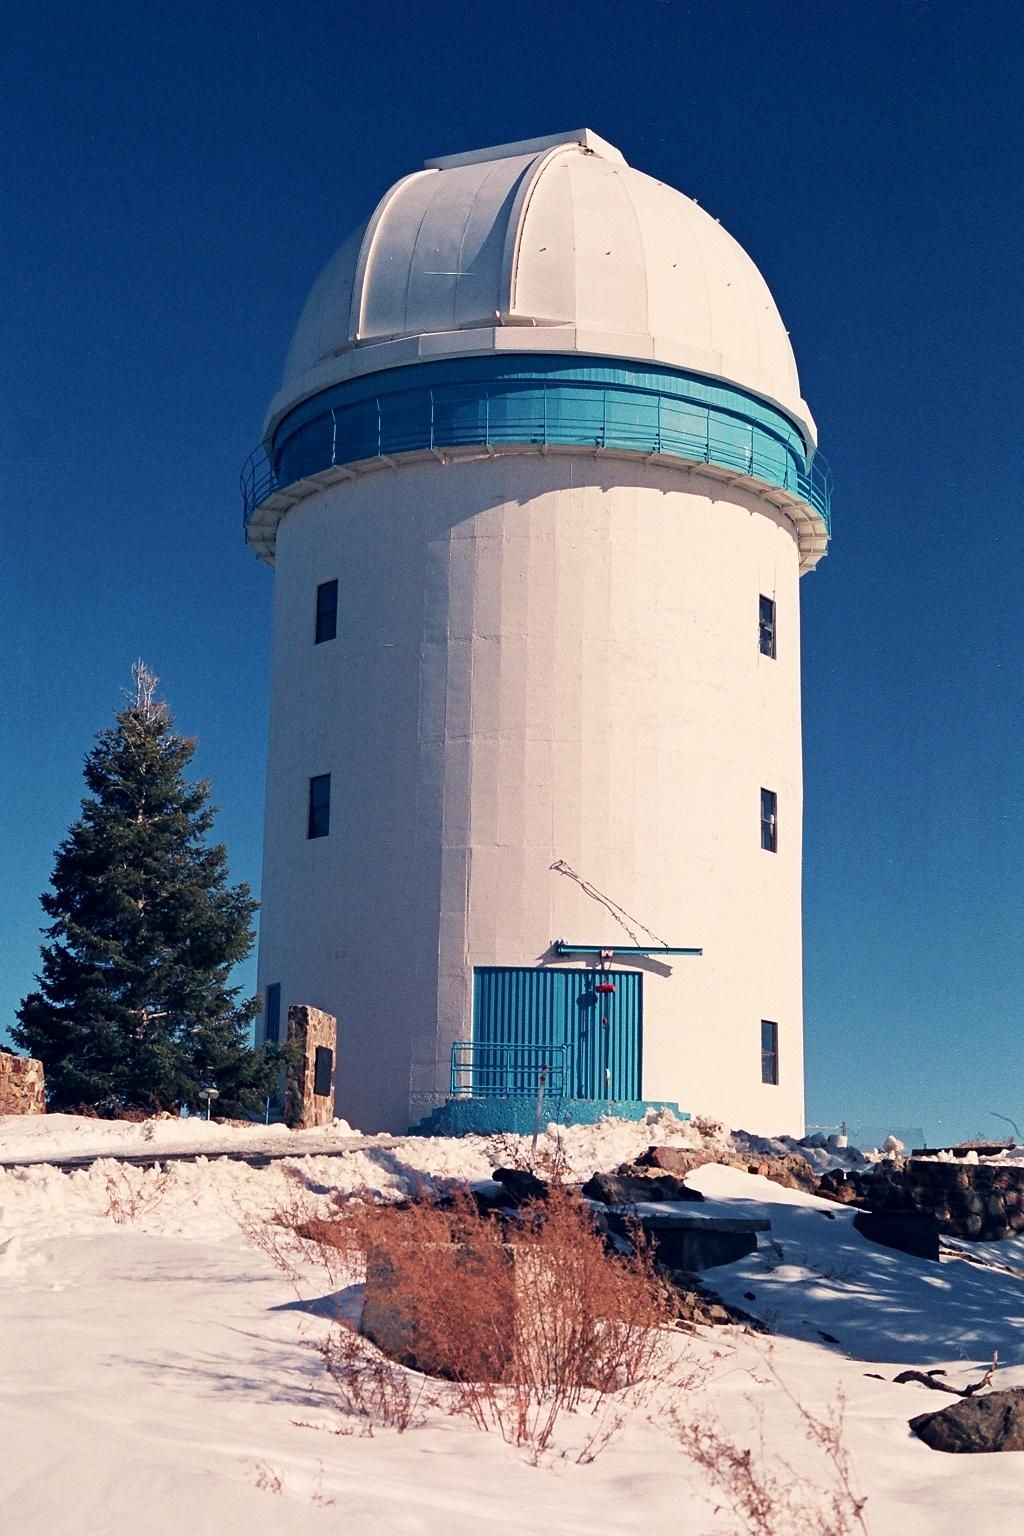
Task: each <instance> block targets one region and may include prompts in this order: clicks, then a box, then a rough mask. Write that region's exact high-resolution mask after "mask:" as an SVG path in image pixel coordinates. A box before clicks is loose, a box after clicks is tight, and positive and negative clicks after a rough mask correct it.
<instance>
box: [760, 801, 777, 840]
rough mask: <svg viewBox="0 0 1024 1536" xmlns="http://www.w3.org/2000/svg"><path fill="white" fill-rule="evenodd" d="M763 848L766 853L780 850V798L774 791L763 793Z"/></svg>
mask: <svg viewBox="0 0 1024 1536" xmlns="http://www.w3.org/2000/svg"><path fill="white" fill-rule="evenodd" d="M761 847H762V848H763V849H764V850H765V852H766V853H777V852H778V850H779V797H778V795H777V794H776V793H775V791H774V789H762V791H761Z"/></svg>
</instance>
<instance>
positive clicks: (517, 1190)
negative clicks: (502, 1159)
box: [492, 1168, 548, 1205]
mask: <svg viewBox="0 0 1024 1536" xmlns="http://www.w3.org/2000/svg"><path fill="white" fill-rule="evenodd" d="M492 1178H493V1179H494V1181H495V1183H497V1184H500V1185H501V1186H502V1188H503V1189H504V1191H505V1194H506V1196H507V1197H508V1199H509V1200H510V1201H511V1203H512V1204H513V1205H528V1204H529V1203H530V1201H532V1200H546V1199H547V1197H548V1187H547V1185H546V1184H545V1182H544V1180H543V1179H538V1177H537V1175H536V1174H535V1173H530V1171H529V1170H528V1169H526V1168H495V1170H494V1173H493V1174H492Z"/></svg>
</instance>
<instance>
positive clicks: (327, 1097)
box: [284, 1003, 338, 1131]
mask: <svg viewBox="0 0 1024 1536" xmlns="http://www.w3.org/2000/svg"><path fill="white" fill-rule="evenodd" d="M288 1041H289V1043H294V1044H296V1045H297V1046H298V1047H299V1052H300V1055H299V1060H298V1061H297V1063H296V1064H295V1065H294V1066H292V1067H289V1068H288V1075H287V1078H286V1081H285V1090H284V1117H285V1120H286V1121H287V1122H288V1124H289V1125H290V1126H291V1127H292V1129H293V1130H299V1131H305V1130H309V1128H310V1127H311V1126H314V1125H330V1123H331V1121H332V1120H333V1119H334V1069H335V1063H336V1061H337V1057H338V1021H337V1019H336V1018H335V1017H334V1015H333V1014H331V1013H323V1012H322V1011H321V1010H320V1009H319V1008H310V1007H308V1006H307V1004H305V1003H296V1004H293V1005H292V1006H291V1007H290V1008H289V1009H288ZM324 1053H327V1054H326V1055H325V1054H324ZM328 1058H329V1059H328ZM318 1065H319V1072H318V1070H317V1069H318Z"/></svg>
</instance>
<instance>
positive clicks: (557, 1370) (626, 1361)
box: [250, 1184, 670, 1461]
mask: <svg viewBox="0 0 1024 1536" xmlns="http://www.w3.org/2000/svg"><path fill="white" fill-rule="evenodd" d="M250 1235H252V1236H253V1237H254V1239H255V1240H256V1241H257V1243H258V1245H259V1246H260V1247H261V1248H262V1249H263V1251H264V1252H265V1253H267V1254H268V1255H269V1256H270V1257H271V1258H272V1259H273V1260H274V1262H275V1263H277V1264H278V1265H279V1267H281V1268H283V1269H285V1271H286V1272H288V1273H289V1274H290V1275H291V1277H292V1278H293V1279H294V1278H296V1277H297V1275H298V1273H299V1264H300V1263H301V1262H305V1261H308V1260H309V1259H311V1258H315V1260H316V1261H317V1263H318V1264H320V1265H322V1266H323V1269H324V1270H325V1271H326V1273H327V1274H328V1277H329V1278H330V1279H331V1281H332V1283H335V1284H337V1283H338V1281H339V1280H341V1279H345V1280H347V1281H348V1282H349V1283H352V1282H358V1281H360V1280H362V1279H364V1278H365V1276H366V1272H367V1267H368V1266H369V1268H370V1270H371V1276H370V1278H371V1282H372V1283H371V1286H370V1295H371V1306H370V1307H369V1308H368V1309H367V1312H366V1314H365V1315H364V1326H368V1327H371V1331H373V1332H375V1333H376V1336H377V1339H378V1342H379V1343H381V1344H382V1345H383V1346H384V1348H385V1349H386V1350H387V1354H384V1353H382V1352H381V1351H379V1350H377V1349H375V1348H374V1346H373V1344H371V1343H370V1342H369V1341H368V1340H367V1339H365V1338H363V1337H362V1336H360V1335H358V1334H355V1333H353V1332H352V1331H351V1330H347V1329H344V1328H342V1327H340V1326H338V1327H335V1328H334V1329H332V1331H331V1333H330V1335H329V1336H328V1338H327V1340H326V1342H325V1343H324V1344H322V1345H321V1346H318V1347H319V1348H320V1352H321V1354H322V1356H323V1359H324V1363H325V1366H326V1368H327V1371H328V1374H329V1376H330V1378H331V1380H332V1382H333V1383H334V1385H335V1387H336V1388H337V1390H338V1398H339V1403H340V1406H341V1407H342V1408H343V1410H344V1411H345V1412H346V1413H347V1414H355V1415H358V1416H359V1417H360V1418H362V1419H363V1420H364V1422H365V1423H366V1424H367V1425H368V1426H370V1427H372V1426H373V1425H374V1424H387V1425H390V1426H391V1427H394V1428H396V1429H399V1430H401V1429H404V1428H408V1427H409V1426H410V1424H411V1423H412V1422H414V1420H415V1418H416V1415H417V1413H418V1412H419V1411H420V1410H421V1408H422V1407H425V1406H427V1404H428V1403H429V1404H432V1405H434V1406H438V1407H440V1408H442V1409H443V1410H444V1411H446V1412H448V1413H452V1414H457V1415H463V1416H465V1417H467V1418H469V1419H470V1420H471V1421H472V1422H473V1423H474V1424H475V1425H477V1427H478V1428H480V1429H483V1430H494V1431H497V1432H498V1433H500V1434H501V1435H502V1436H503V1438H505V1439H506V1440H508V1441H509V1442H511V1443H512V1444H515V1445H522V1446H527V1447H529V1448H530V1450H531V1451H532V1453H533V1454H534V1455H536V1456H539V1455H541V1454H543V1452H545V1451H546V1450H548V1449H549V1447H550V1446H551V1442H552V1437H553V1435H554V1431H555V1427H556V1425H557V1423H558V1420H559V1418H560V1416H561V1415H562V1414H564V1413H574V1412H576V1411H577V1410H580V1409H581V1408H586V1409H588V1410H589V1411H590V1412H591V1414H592V1415H593V1416H594V1423H593V1424H592V1425H591V1427H590V1429H589V1431H588V1433H587V1435H586V1436H585V1438H584V1443H583V1445H582V1447H581V1448H578V1450H577V1460H581V1461H586V1460H592V1459H593V1457H594V1456H595V1455H596V1454H597V1453H598V1451H599V1450H600V1449H601V1447H602V1446H603V1445H604V1444H606V1443H607V1440H608V1439H609V1438H611V1436H612V1435H613V1434H614V1432H615V1430H616V1428H617V1427H618V1424H619V1422H620V1421H621V1415H622V1412H623V1411H624V1409H625V1408H626V1407H630V1406H636V1405H637V1404H638V1403H640V1402H641V1401H643V1400H644V1399H645V1397H646V1395H647V1393H648V1392H649V1391H650V1389H651V1388H652V1387H653V1385H654V1384H655V1382H656V1381H658V1380H662V1379H664V1377H665V1374H666V1372H667V1370H668V1367H669V1354H668V1352H667V1348H666V1338H667V1325H668V1324H669V1322H670V1316H669V1312H668V1307H667V1302H666V1297H665V1292H664V1288H663V1286H662V1285H661V1283H660V1282H659V1280H658V1278H657V1276H656V1274H655V1271H654V1265H653V1262H652V1259H651V1255H650V1253H649V1252H648V1250H647V1249H646V1247H645V1246H644V1245H643V1244H642V1243H641V1244H639V1245H638V1249H637V1252H636V1253H634V1254H633V1255H630V1256H619V1255H615V1254H611V1253H609V1251H608V1250H607V1248H606V1246H605V1242H604V1238H603V1236H602V1234H601V1232H600V1231H599V1230H598V1229H597V1228H596V1226H595V1225H594V1222H593V1218H592V1216H591V1214H590V1211H589V1208H588V1207H587V1205H586V1204H585V1203H584V1202H583V1201H582V1200H580V1199H579V1197H578V1196H576V1195H574V1194H573V1193H572V1192H571V1191H569V1190H567V1189H566V1188H564V1186H562V1185H559V1184H554V1185H552V1186H551V1188H550V1189H549V1191H548V1196H547V1199H546V1201H544V1202H543V1203H538V1204H537V1205H533V1206H527V1207H524V1208H523V1209H521V1210H520V1211H519V1212H518V1213H517V1215H516V1217H515V1218H514V1219H513V1218H508V1219H506V1220H504V1221H502V1220H496V1219H494V1218H493V1217H488V1216H486V1215H483V1214H481V1212H480V1211H479V1209H478V1207H477V1205H476V1202H475V1201H474V1200H473V1198H472V1196H471V1194H470V1193H469V1191H468V1190H466V1189H461V1190H457V1191H455V1192H454V1193H453V1194H451V1195H449V1196H448V1197H447V1198H446V1201H445V1203H444V1204H436V1203H434V1204H432V1203H429V1202H427V1201H425V1200H417V1201H411V1202H399V1203H397V1204H392V1205H386V1204H379V1203H375V1202H373V1201H372V1200H371V1199H366V1198H364V1199H354V1200H351V1201H350V1202H348V1203H347V1204H346V1206H345V1207H344V1208H343V1209H341V1210H339V1211H338V1212H337V1214H336V1215H335V1214H333V1213H331V1214H329V1215H326V1216H325V1214H324V1213H323V1211H322V1210H319V1211H318V1210H316V1209H312V1208H311V1207H310V1205H309V1203H308V1202H306V1203H305V1204H304V1203H303V1202H302V1200H301V1199H296V1200H293V1202H292V1203H291V1204H290V1205H289V1207H288V1208H287V1209H286V1210H284V1211H281V1212H279V1213H278V1214H277V1215H276V1217H275V1218H274V1219H273V1221H272V1222H271V1223H270V1224H269V1226H268V1225H265V1224H264V1225H262V1226H261V1227H260V1229H259V1230H251V1231H250ZM374 1309H375V1310H374ZM371 1313H372V1314H373V1315H372V1316H371ZM410 1372H414V1373H419V1375H413V1376H410ZM424 1375H426V1376H429V1377H430V1378H432V1381H433V1385H432V1386H431V1387H430V1388H429V1391H428V1393H427V1396H426V1398H424V1397H423V1396H422V1395H421V1393H420V1392H418V1391H417V1389H416V1388H415V1386H414V1385H413V1383H414V1382H416V1381H420V1382H421V1383H422V1377H423V1376H424Z"/></svg>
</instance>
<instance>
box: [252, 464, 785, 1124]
mask: <svg viewBox="0 0 1024 1536" xmlns="http://www.w3.org/2000/svg"><path fill="white" fill-rule="evenodd" d="M276 565H277V572H276V577H275V613H274V634H275V645H274V659H273V679H272V705H271V740H270V756H269V769H268V783H267V822H266V845H265V863H264V880H263V891H264V908H263V915H262V941H261V957H260V981H261V986H264V987H265V986H268V985H270V984H272V983H280V985H281V989H282V992H281V995H282V997H283V998H284V999H286V1000H287V1001H301V1002H306V1003H311V1004H313V1005H315V1006H317V1007H319V1008H323V1009H325V1010H327V1011H329V1012H331V1013H334V1014H336V1015H337V1017H338V1019H339V1062H338V1083H339V1095H338V1107H339V1112H340V1113H342V1114H344V1115H346V1116H347V1117H349V1118H350V1119H352V1120H353V1121H354V1122H356V1123H358V1124H360V1125H362V1126H364V1127H366V1128H368V1129H373V1128H379V1127H388V1128H392V1129H401V1128H402V1127H404V1126H405V1125H406V1124H407V1123H409V1121H410V1119H414V1118H416V1115H417V1113H418V1107H417V1103H416V1102H415V1101H413V1103H412V1106H411V1107H410V1083H413V1086H414V1087H418V1088H420V1089H423V1088H425V1087H427V1086H431V1085H433V1086H438V1087H441V1088H443V1087H444V1084H445V1081H446V1078H447V1057H448V1052H449V1049H450V1045H451V1043H452V1041H453V1040H455V1039H460V1038H462V1039H464V1038H468V1037H469V1036H470V1034H471V1010H472V978H473V968H474V967H475V966H481V965H500V966H518V965H522V966H536V965H538V964H552V963H557V964H559V965H561V966H564V965H566V964H571V963H572V962H571V961H566V960H558V961H557V962H556V961H555V960H554V957H553V955H552V953H551V945H552V941H554V940H556V939H559V938H564V939H569V940H573V941H576V942H579V943H587V944H608V945H612V944H623V943H630V942H632V941H631V940H630V938H629V936H628V935H627V934H626V933H625V932H624V930H623V928H622V926H621V925H620V924H619V923H617V922H616V921H615V919H614V918H613V917H612V916H611V915H610V913H609V912H608V911H607V910H606V909H605V908H604V907H603V906H602V905H600V904H599V903H598V902H597V901H595V900H594V899H592V898H591V897H589V896H587V895H586V894H585V893H584V892H583V890H582V889H581V887H580V886H579V885H578V884H576V883H575V882H574V881H573V880H572V879H571V878H569V877H568V876H567V875H565V874H561V873H559V872H557V871H554V870H552V869H551V865H552V864H553V863H554V862H556V861H558V860H562V861H565V863H566V864H567V865H568V866H570V867H571V868H572V869H573V870H575V871H576V872H577V873H578V874H579V875H580V876H581V877H582V878H583V879H585V880H586V881H588V882H590V884H591V885H593V886H595V887H597V888H599V889H600V890H601V891H602V892H605V893H607V894H608V896H610V897H611V898H612V899H613V900H614V902H616V903H617V904H618V905H619V906H620V907H621V908H623V909H624V910H625V911H626V912H627V913H629V914H632V916H634V917H635V918H636V919H637V920H638V922H639V923H641V924H643V925H645V928H646V929H649V930H650V931H651V932H653V933H655V934H657V935H658V936H659V937H660V938H661V939H663V940H664V941H665V942H666V943H667V944H669V945H694V946H703V949H704V955H703V957H701V958H682V957H661V958H659V957H657V956H652V957H650V958H649V959H646V960H644V959H638V960H630V962H629V964H630V965H631V966H633V967H635V968H639V969H642V970H644V971H645V972H646V977H645V994H644V1025H643V1033H644V1073H643V1087H642V1092H643V1095H644V1097H646V1098H666V1099H672V1100H677V1101H679V1102H680V1103H682V1104H683V1105H684V1107H686V1108H688V1109H690V1110H694V1111H705V1112H708V1113H712V1114H715V1115H720V1116H722V1117H724V1118H725V1119H726V1120H728V1121H729V1122H730V1123H731V1124H733V1125H746V1126H750V1127H751V1128H755V1129H758V1130H762V1131H784V1130H787V1131H799V1130H800V1129H801V1127H802V1113H803V1108H802V1060H801V1042H802V1019H801V941H800V838H801V832H800V826H801V794H802V791H801V760H800V759H801V753H800V700H799V692H800V685H799V607H798V596H797V582H798V551H797V543H796V538H795V536H794V532H793V529H792V526H791V525H790V523H789V522H788V521H787V519H786V518H785V516H784V515H783V514H782V513H780V512H778V511H776V510H775V508H774V507H773V506H771V505H770V504H769V502H768V501H766V500H765V499H764V498H763V497H762V496H761V495H759V494H758V490H757V487H756V486H753V485H751V486H742V485H739V486H732V487H726V486H724V485H723V484H721V483H720V482H718V481H716V480H712V479H710V478H708V477H707V476H705V475H703V474H702V473H701V472H700V470H699V468H687V467H686V466H685V465H682V464H680V465H679V467H678V468H675V467H669V466H665V465H654V464H648V465H645V464H644V463H643V461H641V460H639V459H629V458H612V457H607V458H599V459H598V458H595V457H594V456H593V455H591V454H586V453H578V454H577V453H551V454H548V455H546V456H543V457H542V456H541V455H539V454H536V453H529V452H524V453H510V454H509V455H508V456H499V457H497V458H478V459H472V460H470V459H463V460H457V461H455V462H452V463H447V464H443V463H439V462H437V461H436V460H433V459H431V460H426V461H416V462H405V463H403V464H401V466H400V467H399V468H398V469H397V470H394V469H388V468H385V467H381V468H378V469H375V470H374V471H373V472H371V473H364V474H360V475H357V476H356V478H354V479H350V480H348V481H346V482H345V483H344V484H340V485H334V486H330V487H325V488H323V489H321V490H319V491H318V492H317V494H316V495H314V496H310V497H308V498H307V499H306V500H304V501H302V502H300V503H299V504H298V505H297V506H295V507H293V509H292V510H291V511H290V512H288V513H286V515H285V516H284V517H283V519H282V521H281V523H280V525H279V527H278V530H277V555H276ZM333 579H337V580H338V582H339V609H338V634H337V638H336V639H335V640H331V641H328V642H326V643H324V644H320V645H314V643H313V637H314V636H313V626H314V605H315V599H316V589H317V586H318V585H319V584H320V583H322V582H326V581H330V580H333ZM761 594H764V595H766V596H769V597H772V598H773V599H774V600H775V603H776V621H777V622H776V631H777V654H776V656H775V657H774V658H772V657H768V656H765V655H763V654H761V652H760V650H759V646H758V598H759V595H761ZM326 773H329V774H330V775H331V825H330V834H329V836H326V837H321V838H313V839H308V838H307V837H306V815H307V799H308V786H309V780H310V778H311V777H312V776H314V775H319V774H326ZM762 787H764V788H767V789H771V790H773V791H774V792H775V793H776V795H777V797H778V851H777V852H775V853H770V852H766V851H764V850H763V849H762V847H761V838H760V791H761V788H762ZM639 937H640V939H641V941H643V942H646V941H647V938H648V935H647V933H645V932H642V931H641V932H640V934H639ZM579 963H582V962H579ZM762 1019H768V1020H772V1021H774V1022H776V1023H777V1024H778V1026H779V1041H780V1046H779V1077H780V1080H779V1083H778V1084H777V1085H773V1084H764V1083H762V1081H761V1057H760V1046H761V1039H760V1024H761V1020H762ZM435 1063H436V1064H437V1068H436V1075H435V1067H434V1064H435Z"/></svg>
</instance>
